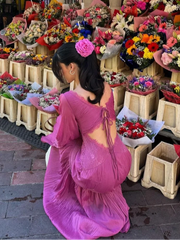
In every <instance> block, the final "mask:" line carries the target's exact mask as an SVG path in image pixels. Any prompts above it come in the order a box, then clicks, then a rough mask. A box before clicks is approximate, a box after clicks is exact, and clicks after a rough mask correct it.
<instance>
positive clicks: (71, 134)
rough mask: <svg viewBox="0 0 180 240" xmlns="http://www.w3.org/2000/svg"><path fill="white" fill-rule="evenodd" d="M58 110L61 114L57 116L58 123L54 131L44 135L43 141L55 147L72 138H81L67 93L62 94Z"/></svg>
mask: <svg viewBox="0 0 180 240" xmlns="http://www.w3.org/2000/svg"><path fill="white" fill-rule="evenodd" d="M58 112H59V114H60V115H59V116H58V117H57V120H56V124H55V125H54V131H53V132H52V133H51V134H49V135H47V136H43V137H42V138H41V141H42V142H45V143H48V144H49V145H51V146H53V147H56V148H61V147H64V146H65V145H66V144H67V143H68V142H70V141H71V140H74V139H76V138H79V136H80V132H79V127H78V124H77V121H76V118H75V116H74V114H73V111H72V108H71V106H70V105H69V103H68V100H67V99H66V96H65V94H62V95H60V107H59V110H58Z"/></svg>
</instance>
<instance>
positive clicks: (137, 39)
mask: <svg viewBox="0 0 180 240" xmlns="http://www.w3.org/2000/svg"><path fill="white" fill-rule="evenodd" d="M132 40H133V41H134V42H135V43H136V42H138V41H141V39H140V38H139V37H133V39H132Z"/></svg>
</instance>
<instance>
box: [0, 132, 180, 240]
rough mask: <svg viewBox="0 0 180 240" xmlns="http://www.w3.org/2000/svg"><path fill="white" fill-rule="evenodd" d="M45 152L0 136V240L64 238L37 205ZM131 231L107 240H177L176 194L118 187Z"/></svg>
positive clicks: (136, 185)
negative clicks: (170, 196)
mask: <svg viewBox="0 0 180 240" xmlns="http://www.w3.org/2000/svg"><path fill="white" fill-rule="evenodd" d="M44 157H45V151H43V150H41V149H37V148H34V147H32V146H31V145H29V144H27V143H26V142H24V141H23V140H20V139H19V138H17V137H15V136H13V135H11V134H8V133H6V132H4V131H0V239H64V237H63V236H62V235H61V234H60V233H59V232H58V231H57V230H56V228H55V227H54V226H53V225H52V224H51V222H50V220H49V218H48V217H47V216H46V214H45V212H44V209H43V205H42V196H43V180H44V174H45V162H44ZM122 188H123V193H124V196H125V198H126V200H127V203H128V205H129V206H130V220H131V228H130V230H129V232H128V233H126V234H122V233H119V234H117V235H115V236H112V237H110V238H109V239H180V191H179V192H178V194H177V196H176V198H175V199H173V200H170V199H168V198H166V197H164V196H163V195H162V194H161V192H160V191H159V190H157V189H154V188H150V189H146V188H143V187H142V186H141V184H140V181H139V182H137V183H133V182H131V181H129V180H127V181H125V182H124V183H123V185H122Z"/></svg>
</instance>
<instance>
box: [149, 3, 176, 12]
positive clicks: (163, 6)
mask: <svg viewBox="0 0 180 240" xmlns="http://www.w3.org/2000/svg"><path fill="white" fill-rule="evenodd" d="M149 3H150V10H155V9H159V10H162V11H164V12H168V13H176V12H179V11H180V1H179V0H150V2H149Z"/></svg>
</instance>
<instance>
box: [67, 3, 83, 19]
mask: <svg viewBox="0 0 180 240" xmlns="http://www.w3.org/2000/svg"><path fill="white" fill-rule="evenodd" d="M78 9H81V5H80V4H79V2H75V3H74V4H69V8H68V9H64V10H63V12H62V19H63V18H64V17H65V18H66V19H67V21H69V22H70V23H71V22H72V21H74V20H76V18H77V16H78V14H77V10H78Z"/></svg>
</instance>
